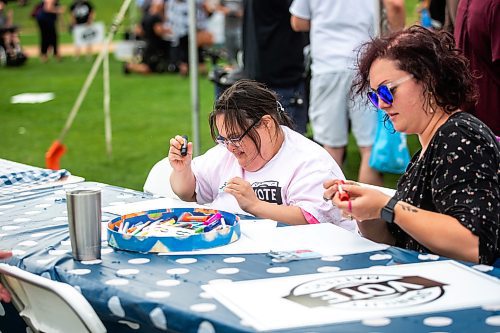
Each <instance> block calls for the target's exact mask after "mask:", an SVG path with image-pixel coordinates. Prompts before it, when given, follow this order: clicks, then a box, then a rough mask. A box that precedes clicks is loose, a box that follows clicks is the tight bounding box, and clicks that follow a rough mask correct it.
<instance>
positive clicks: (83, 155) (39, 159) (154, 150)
mask: <svg viewBox="0 0 500 333" xmlns="http://www.w3.org/2000/svg"><path fill="white" fill-rule="evenodd" d="M62 3H63V4H68V3H70V1H69V0H66V1H62ZM120 4H121V1H119V0H109V1H102V2H99V3H98V6H97V8H98V14H97V16H98V19H99V18H103V19H104V20H105V21H106V22H110V21H111V20H112V19H111V17H112V16H113V13H114V12H115V11H116V10H117V9H118V7H119V6H120ZM9 6H11V7H12V6H13V7H14V9H15V11H16V20H18V21H19V22H20V23H21V25H22V26H23V27H24V29H23V33H24V32H26V39H25V38H24V37H23V43H24V45H28V44H27V43H25V41H29V40H30V38H31V40H32V41H33V42H34V43H36V42H37V35H36V29H35V28H34V26H33V24H34V22H33V20H31V19H30V18H29V12H30V11H31V5H30V6H28V7H24V8H18V7H17V6H16V5H15V4H13V3H11V4H9ZM407 6H408V4H407ZM413 8H414V7H413ZM23 12H24V16H26V18H25V19H24V20H21V17H24V16H22V15H21V14H22V13H23ZM30 31H31V32H32V35H31V37H30V35H29V34H28V32H30ZM91 65H92V61H86V60H79V61H74V60H73V59H72V58H64V60H63V61H62V62H61V63H57V62H54V61H49V63H47V64H41V63H40V62H39V60H38V59H36V58H32V59H29V61H28V63H27V64H26V65H24V66H22V67H19V68H0V143H1V146H0V158H5V159H9V160H13V161H17V162H21V163H26V164H30V165H35V166H40V167H44V165H45V152H46V151H47V149H48V148H49V146H50V145H51V143H52V142H53V140H55V139H57V138H58V136H59V133H60V131H61V129H62V127H63V126H64V123H65V121H66V117H67V116H68V114H69V112H70V110H71V107H72V106H73V104H74V102H75V100H76V98H77V96H78V93H79V91H80V89H81V87H82V85H83V83H84V81H85V78H86V76H87V74H88V72H89V70H90V67H91ZM110 72H111V73H110V75H111V114H112V123H113V156H112V157H108V156H107V155H106V147H105V142H104V115H103V107H102V100H103V92H102V75H98V76H97V77H96V80H95V81H94V84H93V85H92V87H91V89H90V90H89V93H88V95H87V98H86V99H85V101H84V103H83V105H82V107H81V109H80V112H79V114H78V116H77V117H76V119H75V122H74V124H73V127H72V128H71V130H70V131H69V133H68V135H67V136H66V138H65V140H64V143H65V144H66V146H67V152H66V154H65V155H64V156H63V158H62V159H61V167H62V168H66V169H68V170H70V171H71V172H72V173H73V174H75V175H79V176H82V177H85V178H86V179H87V180H91V181H99V182H103V183H108V184H113V185H119V186H123V187H128V188H132V189H142V185H143V184H144V181H145V179H146V176H147V173H148V171H149V170H150V168H151V167H152V166H153V164H154V163H155V162H156V161H158V160H160V159H161V158H163V157H165V156H166V155H167V152H168V141H169V139H170V138H171V137H172V136H174V135H175V134H188V135H190V136H192V135H191V108H190V94H189V79H187V78H183V77H179V76H177V75H173V74H166V75H151V76H148V77H144V76H139V75H129V76H125V75H123V74H122V71H121V63H120V62H118V61H115V60H114V59H113V57H112V56H111V63H110ZM27 92H53V93H55V95H56V98H55V99H54V100H52V101H50V102H47V103H43V104H11V103H10V98H11V96H14V95H17V94H21V93H27ZM213 97H214V87H213V84H212V83H211V82H210V81H208V80H207V79H206V78H201V79H200V106H201V107H200V110H201V116H200V124H201V126H200V127H201V150H202V152H204V151H206V150H207V149H208V148H210V147H211V146H212V145H213V143H212V141H211V139H210V136H209V130H208V124H207V115H208V113H209V112H210V110H211V107H212V104H213ZM409 143H410V148H411V151H412V152H414V151H415V150H416V149H417V147H418V144H417V141H416V139H415V138H414V137H411V138H409ZM358 164H359V154H358V152H357V149H356V147H355V145H354V144H353V142H352V140H351V142H350V144H349V147H348V159H347V164H346V166H345V170H344V172H345V174H346V177H347V178H349V179H355V178H356V175H357V170H358ZM396 179H397V176H396V175H387V176H386V177H385V185H386V186H388V187H394V185H395V182H396Z"/></svg>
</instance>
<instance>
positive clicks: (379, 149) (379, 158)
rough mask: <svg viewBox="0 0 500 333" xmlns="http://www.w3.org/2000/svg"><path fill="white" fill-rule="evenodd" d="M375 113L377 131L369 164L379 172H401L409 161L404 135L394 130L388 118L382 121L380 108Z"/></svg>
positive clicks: (382, 114) (382, 116)
mask: <svg viewBox="0 0 500 333" xmlns="http://www.w3.org/2000/svg"><path fill="white" fill-rule="evenodd" d="M377 113H378V115H377V122H378V124H377V132H376V134H375V142H374V144H373V147H372V152H371V156H370V161H369V165H370V167H372V168H373V169H375V170H378V171H380V172H385V173H395V174H403V173H404V172H405V170H406V166H407V165H408V163H409V162H410V152H409V150H408V146H407V144H406V135H405V134H403V133H399V132H395V131H394V129H393V127H392V123H391V121H390V120H389V119H388V120H386V122H385V123H384V112H383V111H382V110H378V111H377Z"/></svg>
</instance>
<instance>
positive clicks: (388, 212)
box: [380, 197, 399, 223]
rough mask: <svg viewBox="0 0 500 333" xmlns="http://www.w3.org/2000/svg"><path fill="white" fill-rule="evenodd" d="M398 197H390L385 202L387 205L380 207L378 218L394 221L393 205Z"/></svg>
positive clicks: (389, 221) (388, 221)
mask: <svg viewBox="0 0 500 333" xmlns="http://www.w3.org/2000/svg"><path fill="white" fill-rule="evenodd" d="M398 201H399V200H398V199H397V198H396V197H392V198H391V200H389V202H388V203H387V205H385V206H384V208H382V211H381V212H380V218H381V219H382V220H384V221H385V222H387V223H394V206H396V204H397V203H398Z"/></svg>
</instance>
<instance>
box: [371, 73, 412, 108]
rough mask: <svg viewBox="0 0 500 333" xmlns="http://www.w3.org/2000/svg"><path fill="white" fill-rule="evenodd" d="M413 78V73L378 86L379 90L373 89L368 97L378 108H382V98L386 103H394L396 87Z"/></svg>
mask: <svg viewBox="0 0 500 333" xmlns="http://www.w3.org/2000/svg"><path fill="white" fill-rule="evenodd" d="M411 78H413V75H412V74H409V75H406V76H404V77H402V78H400V79H398V80H396V81H394V82H389V83H387V84H381V85H380V86H378V88H377V90H373V89H372V90H371V91H369V92H368V93H367V95H368V99H369V100H370V102H372V104H373V105H374V106H375V107H376V108H377V109H378V108H380V106H379V99H380V100H382V101H383V102H384V103H385V104H388V105H392V103H394V95H393V93H394V89H396V87H397V86H399V85H400V84H402V83H404V82H406V81H408V80H409V79H411Z"/></svg>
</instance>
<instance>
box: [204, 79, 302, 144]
mask: <svg viewBox="0 0 500 333" xmlns="http://www.w3.org/2000/svg"><path fill="white" fill-rule="evenodd" d="M220 114H223V115H224V128H225V129H226V131H227V133H228V134H227V135H228V137H231V136H234V135H238V131H241V130H242V129H247V128H249V127H250V126H251V124H253V123H255V122H258V121H259V119H261V118H262V117H263V116H265V115H270V116H271V118H272V119H273V121H274V123H275V125H276V127H277V128H279V125H285V126H288V127H290V128H293V123H292V120H291V118H290V117H289V116H288V114H287V113H285V111H284V109H283V108H282V107H281V104H280V103H279V102H278V96H277V95H276V93H275V92H274V91H272V90H270V89H268V88H267V87H266V86H265V85H264V84H262V83H259V82H257V81H253V80H247V79H244V80H239V81H237V82H236V83H234V84H233V85H232V86H231V87H229V88H228V89H226V90H225V91H224V92H223V93H222V95H221V96H220V97H219V98H218V99H217V100H216V101H215V104H214V109H213V111H212V112H211V113H210V115H209V118H208V119H209V124H210V134H211V135H212V139H214V140H215V138H216V137H217V135H218V130H217V126H216V123H215V119H216V117H217V116H218V115H220ZM275 134H276V135H277V133H275ZM247 135H248V137H249V138H250V139H251V140H252V141H253V143H254V144H255V146H256V147H257V149H258V151H259V152H260V148H261V141H260V137H259V135H258V133H257V132H256V130H255V128H252V129H251V130H250V131H249V132H248V134H247Z"/></svg>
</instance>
